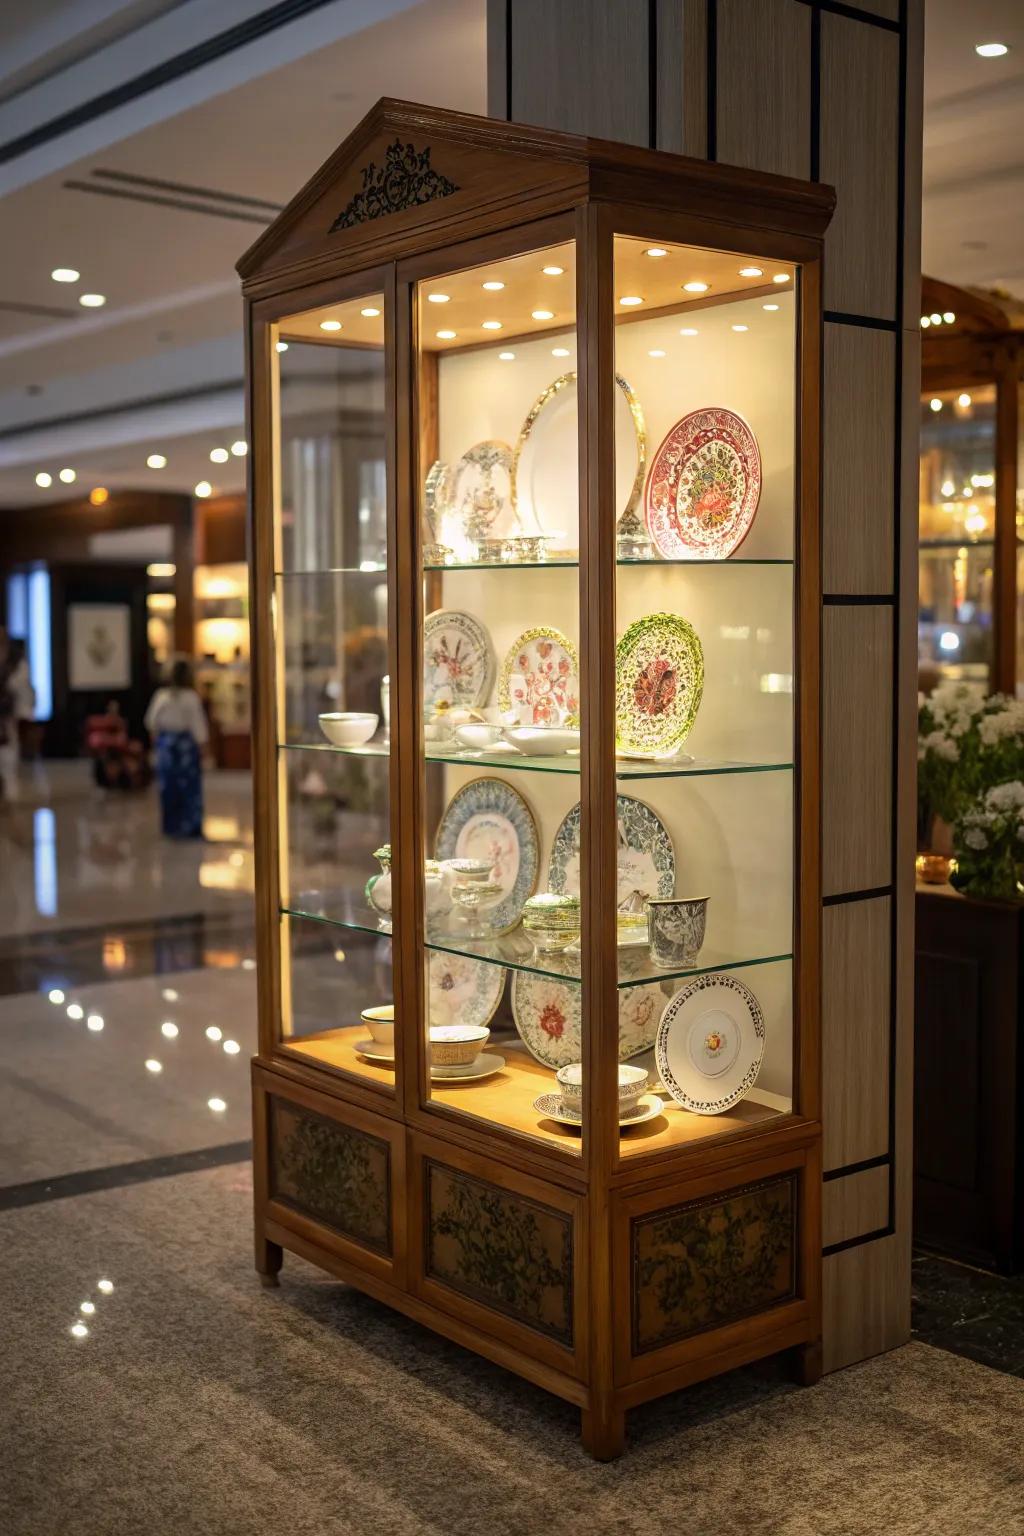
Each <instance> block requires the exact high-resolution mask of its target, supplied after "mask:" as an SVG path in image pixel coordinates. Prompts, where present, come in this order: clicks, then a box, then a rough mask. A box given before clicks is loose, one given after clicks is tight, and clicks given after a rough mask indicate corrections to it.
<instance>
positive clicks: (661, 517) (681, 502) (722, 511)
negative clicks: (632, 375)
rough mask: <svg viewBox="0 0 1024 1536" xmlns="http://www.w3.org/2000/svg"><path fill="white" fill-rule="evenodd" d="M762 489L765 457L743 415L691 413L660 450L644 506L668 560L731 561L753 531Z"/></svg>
mask: <svg viewBox="0 0 1024 1536" xmlns="http://www.w3.org/2000/svg"><path fill="white" fill-rule="evenodd" d="M760 495H761V455H760V453H759V452H758V448H757V440H756V439H755V437H754V434H753V432H751V430H750V428H749V427H748V425H747V423H746V422H745V421H744V420H743V417H742V416H737V415H736V412H735V411H727V410H725V409H724V408H723V407H721V406H714V405H713V406H707V407H705V408H704V410H700V411H691V412H690V414H689V415H688V416H684V417H683V419H682V421H677V422H676V424H675V426H674V427H673V428H672V430H671V432H669V434H668V436H667V437H666V438H665V440H664V442H663V443H662V445H661V447H660V448H659V449H658V451H657V453H656V454H655V455H654V462H653V464H652V465H651V473H650V475H649V476H648V479H647V491H646V500H645V506H644V512H645V516H646V518H647V531H648V532H649V533H650V535H651V538H652V539H653V540H654V544H655V547H656V548H657V551H658V553H659V554H660V555H661V556H663V558H664V559H666V560H687V559H689V560H694V559H696V560H725V559H727V558H728V556H729V555H731V554H733V553H734V551H735V550H737V549H738V548H739V546H740V545H741V544H742V542H743V540H744V539H745V538H746V536H747V534H748V533H749V531H750V525H751V523H752V522H753V521H754V513H755V512H756V511H757V503H758V500H759V498H760Z"/></svg>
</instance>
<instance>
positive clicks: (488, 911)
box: [435, 778, 540, 937]
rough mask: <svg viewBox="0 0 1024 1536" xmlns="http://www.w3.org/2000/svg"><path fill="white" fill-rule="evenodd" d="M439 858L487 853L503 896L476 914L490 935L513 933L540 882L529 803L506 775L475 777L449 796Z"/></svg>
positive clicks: (439, 839)
mask: <svg viewBox="0 0 1024 1536" xmlns="http://www.w3.org/2000/svg"><path fill="white" fill-rule="evenodd" d="M435 857H436V858H438V859H486V860H487V861H488V862H489V863H491V864H493V866H494V870H493V874H492V877H491V878H492V879H494V880H496V881H497V883H498V884H499V885H500V886H501V889H502V896H501V899H500V900H499V901H497V902H495V903H494V905H493V906H488V907H484V908H482V909H481V910H480V912H479V914H478V916H479V919H480V921H481V923H483V924H486V926H487V928H488V930H489V932H488V936H489V937H491V936H493V937H497V936H498V935H499V934H502V933H510V932H511V931H512V929H513V928H515V927H516V926H517V924H518V923H519V920H520V918H521V917H522V915H523V903H524V902H525V901H526V898H527V897H528V896H532V895H533V892H534V890H535V889H536V887H537V873H538V870H539V868H540V842H539V839H538V837H537V826H536V823H535V821H534V819H533V815H532V813H531V811H530V807H529V806H528V805H527V803H526V801H525V800H524V799H523V797H522V795H521V794H520V793H519V791H518V790H517V789H513V788H512V785H511V784H508V783H506V782H505V780H504V779H490V778H484V779H471V780H470V782H469V783H468V784H464V785H463V786H462V788H461V789H460V790H458V791H457V792H456V794H454V795H453V796H452V798H451V800H450V801H449V802H448V808H447V810H446V811H445V813H444V815H443V816H442V817H441V825H440V826H439V827H438V829H437V847H436V849H435Z"/></svg>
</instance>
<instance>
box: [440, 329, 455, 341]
mask: <svg viewBox="0 0 1024 1536" xmlns="http://www.w3.org/2000/svg"><path fill="white" fill-rule="evenodd" d="M456 335H457V332H455V331H438V333H437V339H438V341H454V340H455V337H456Z"/></svg>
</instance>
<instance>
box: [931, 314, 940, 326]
mask: <svg viewBox="0 0 1024 1536" xmlns="http://www.w3.org/2000/svg"><path fill="white" fill-rule="evenodd" d="M928 318H929V320H930V321H931V323H932V325H941V324H942V316H941V315H940V314H938V313H936V314H931V315H929V316H928Z"/></svg>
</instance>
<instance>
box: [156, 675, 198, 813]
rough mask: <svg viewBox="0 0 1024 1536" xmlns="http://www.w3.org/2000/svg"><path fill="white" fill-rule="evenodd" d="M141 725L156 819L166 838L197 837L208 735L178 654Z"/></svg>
mask: <svg viewBox="0 0 1024 1536" xmlns="http://www.w3.org/2000/svg"><path fill="white" fill-rule="evenodd" d="M146 729H147V731H148V732H149V734H150V736H151V737H152V738H153V741H154V743H155V745H156V775H157V781H158V783H159V785H160V820H161V830H162V831H163V834H164V836H165V837H202V835H203V769H202V749H203V748H204V747H205V746H206V744H207V742H208V741H209V739H210V728H209V726H208V725H207V722H206V712H205V711H204V709H203V702H202V700H201V699H200V697H199V695H198V693H197V692H196V690H195V688H194V687H193V686H192V666H191V663H189V662H188V661H186V660H184V659H183V658H179V660H177V661H176V662H175V663H174V665H173V666H172V668H171V680H170V684H169V686H167V687H166V688H158V689H157V691H156V693H154V695H153V697H152V699H151V700H150V705H149V708H148V709H147V711H146Z"/></svg>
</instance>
